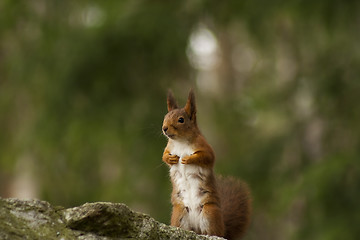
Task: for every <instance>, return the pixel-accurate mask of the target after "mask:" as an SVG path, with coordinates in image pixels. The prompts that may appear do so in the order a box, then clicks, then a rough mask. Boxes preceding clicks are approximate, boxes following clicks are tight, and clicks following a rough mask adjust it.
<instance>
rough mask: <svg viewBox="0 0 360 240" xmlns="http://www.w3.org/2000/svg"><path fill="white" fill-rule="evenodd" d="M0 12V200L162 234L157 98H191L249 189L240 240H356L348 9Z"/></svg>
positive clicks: (117, 7)
mask: <svg viewBox="0 0 360 240" xmlns="http://www.w3.org/2000/svg"><path fill="white" fill-rule="evenodd" d="M0 12H1V14H0V132H1V134H0V153H1V154H0V182H1V184H0V194H1V196H2V197H10V196H18V194H19V189H20V187H19V186H25V190H27V191H30V190H31V189H32V191H30V196H33V195H34V196H36V197H38V198H41V199H44V200H48V201H50V202H51V203H53V204H59V205H63V206H75V205H78V204H81V203H84V202H92V201H113V202H124V203H126V204H128V205H130V206H131V207H133V208H135V209H137V210H139V211H144V212H147V213H149V214H151V215H152V216H153V217H155V218H156V219H158V220H160V221H162V222H168V221H169V216H170V190H171V185H170V181H169V179H168V169H167V167H166V166H165V165H164V164H163V163H162V162H161V156H162V151H163V148H164V147H165V144H166V139H165V137H163V136H161V124H162V118H163V116H164V114H165V113H166V91H167V89H168V88H172V89H173V90H174V92H175V95H176V96H177V97H178V99H179V100H180V101H179V102H180V103H181V104H183V103H184V100H185V98H186V95H187V91H188V89H189V88H190V87H194V88H195V90H196V93H197V100H198V118H199V125H200V128H201V129H202V130H203V133H204V135H205V136H206V137H207V138H208V140H209V142H210V143H211V144H212V145H213V147H214V149H215V151H216V153H217V163H216V167H215V170H216V172H218V173H220V174H223V175H234V176H237V177H241V178H243V179H245V180H246V181H247V182H248V183H249V184H250V186H251V188H252V192H253V198H254V216H253V223H252V227H251V230H250V232H249V234H248V235H247V237H246V239H357V238H359V237H360V230H359V228H358V226H357V225H358V223H359V222H360V209H359V207H358V202H357V200H358V199H359V198H360V169H359V158H360V137H359V136H360V124H359V122H360V121H359V120H360V109H359V106H358V105H359V103H358V102H359V100H358V99H359V97H358V96H359V94H360V81H359V80H360V79H359V76H360V68H359V66H360V45H359V42H360V29H359V28H360V27H359V26H360V22H359V21H360V4H359V2H356V1H325V0H323V1H317V2H314V1H271V2H270V1H260V0H255V1H254V0H252V1H248V0H245V1H235V0H233V1H227V2H224V3H220V2H215V1H181V2H180V1H176V2H175V1H169V2H161V1H140V0H135V1H134V0H123V1H102V2H99V1H81V0H80V1H68V0H64V1H44V0H33V1H9V0H5V1H2V2H1V3H0ZM199 28H200V29H203V30H204V29H205V30H206V31H208V32H210V33H211V35H210V36H214V39H215V42H216V54H215V55H213V57H214V56H215V57H216V58H217V61H216V64H213V65H212V67H211V68H210V67H205V68H202V67H199V66H196V64H195V65H194V64H193V63H192V60H193V61H194V59H192V58H193V57H192V53H191V52H192V51H194V49H191V41H190V39H191V36H194V34H195V33H196V32H197V30H198V29H199ZM195 50H196V49H195ZM193 54H194V53H193ZM195 55H196V53H195ZM201 76H205V77H202V78H201ZM204 79H205V80H204ZM209 79H213V80H211V81H210V80H209ZM19 184H20V185H19ZM24 184H25V185H24ZM31 194H33V195H31Z"/></svg>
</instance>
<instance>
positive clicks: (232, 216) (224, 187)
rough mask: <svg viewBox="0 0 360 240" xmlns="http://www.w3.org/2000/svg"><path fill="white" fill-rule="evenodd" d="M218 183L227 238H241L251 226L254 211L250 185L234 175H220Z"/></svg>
mask: <svg viewBox="0 0 360 240" xmlns="http://www.w3.org/2000/svg"><path fill="white" fill-rule="evenodd" d="M217 184H218V191H219V195H220V198H221V207H222V212H223V218H224V223H225V238H226V239H238V238H241V237H242V236H243V235H244V233H245V232H246V230H247V228H248V227H249V224H250V216H251V212H252V207H251V195H250V191H249V187H248V186H247V184H246V183H245V182H243V181H241V180H239V179H236V178H233V177H218V178H217Z"/></svg>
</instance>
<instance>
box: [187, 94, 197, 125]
mask: <svg viewBox="0 0 360 240" xmlns="http://www.w3.org/2000/svg"><path fill="white" fill-rule="evenodd" d="M184 109H185V112H186V113H187V114H188V115H189V117H190V120H192V121H194V122H196V103H195V94H194V91H193V89H190V92H189V97H188V100H187V102H186V105H185V107H184Z"/></svg>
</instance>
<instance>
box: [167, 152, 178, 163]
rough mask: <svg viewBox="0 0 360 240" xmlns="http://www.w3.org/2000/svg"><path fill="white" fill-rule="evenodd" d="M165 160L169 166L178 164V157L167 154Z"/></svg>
mask: <svg viewBox="0 0 360 240" xmlns="http://www.w3.org/2000/svg"><path fill="white" fill-rule="evenodd" d="M167 160H168V161H167V162H168V163H169V164H177V163H178V162H179V156H176V155H171V154H169V156H168V158H167Z"/></svg>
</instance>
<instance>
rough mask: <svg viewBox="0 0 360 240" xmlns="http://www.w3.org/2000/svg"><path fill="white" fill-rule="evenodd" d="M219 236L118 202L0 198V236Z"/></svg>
mask: <svg viewBox="0 0 360 240" xmlns="http://www.w3.org/2000/svg"><path fill="white" fill-rule="evenodd" d="M124 238H127V239H132V238H133V239H223V238H218V237H210V236H203V235H197V234H196V233H194V232H191V231H186V230H183V229H180V228H176V227H172V226H168V225H165V224H163V223H159V222H157V221H155V220H154V219H153V218H151V217H150V216H148V215H146V214H142V213H138V212H135V211H132V210H130V209H129V208H128V207H127V206H126V205H125V204H121V203H107V202H106V203H105V202H97V203H86V204H84V205H81V206H79V207H74V208H68V209H65V208H63V207H54V206H51V205H50V204H49V203H48V202H45V201H40V200H19V199H14V198H8V199H3V198H0V239H11V240H13V239H14V240H17V239H61V240H68V239H94V240H95V239H104V240H105V239H107V240H111V239H124Z"/></svg>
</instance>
